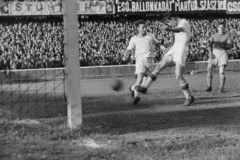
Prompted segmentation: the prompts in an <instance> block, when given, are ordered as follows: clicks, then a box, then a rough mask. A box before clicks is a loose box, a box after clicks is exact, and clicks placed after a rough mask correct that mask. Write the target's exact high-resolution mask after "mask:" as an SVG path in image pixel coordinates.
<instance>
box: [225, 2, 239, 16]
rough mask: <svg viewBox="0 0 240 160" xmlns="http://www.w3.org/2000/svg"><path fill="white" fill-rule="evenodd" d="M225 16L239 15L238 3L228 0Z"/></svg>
mask: <svg viewBox="0 0 240 160" xmlns="http://www.w3.org/2000/svg"><path fill="white" fill-rule="evenodd" d="M227 14H240V1H238V0H228V1H227Z"/></svg>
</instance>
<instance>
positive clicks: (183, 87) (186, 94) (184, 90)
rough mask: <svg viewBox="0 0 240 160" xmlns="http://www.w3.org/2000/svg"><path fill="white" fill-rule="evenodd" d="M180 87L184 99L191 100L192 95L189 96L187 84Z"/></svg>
mask: <svg viewBox="0 0 240 160" xmlns="http://www.w3.org/2000/svg"><path fill="white" fill-rule="evenodd" d="M180 87H181V89H182V91H183V94H184V96H185V97H186V99H191V97H192V95H191V92H190V89H189V85H188V83H187V82H186V83H185V84H183V85H181V86H180Z"/></svg>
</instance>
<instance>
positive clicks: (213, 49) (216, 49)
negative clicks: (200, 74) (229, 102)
mask: <svg viewBox="0 0 240 160" xmlns="http://www.w3.org/2000/svg"><path fill="white" fill-rule="evenodd" d="M217 29H218V32H217V33H215V34H213V35H212V36H211V37H210V39H209V47H208V51H209V61H208V68H207V85H208V87H207V89H206V92H211V91H212V78H213V68H214V67H216V66H217V65H218V66H219V74H220V88H219V91H218V93H222V92H223V88H224V85H225V80H226V77H225V68H226V66H227V63H228V52H227V50H229V49H231V48H232V46H233V44H232V40H231V36H230V34H229V33H227V32H226V31H225V23H223V22H221V23H219V24H218V28H217Z"/></svg>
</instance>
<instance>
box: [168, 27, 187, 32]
mask: <svg viewBox="0 0 240 160" xmlns="http://www.w3.org/2000/svg"><path fill="white" fill-rule="evenodd" d="M166 31H171V32H174V33H179V32H184V28H183V27H176V28H169V27H167V28H166Z"/></svg>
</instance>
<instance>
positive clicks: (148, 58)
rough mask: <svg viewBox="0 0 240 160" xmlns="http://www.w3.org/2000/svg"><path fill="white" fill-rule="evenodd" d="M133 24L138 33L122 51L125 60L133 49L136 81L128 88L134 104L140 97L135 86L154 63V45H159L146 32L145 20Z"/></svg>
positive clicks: (138, 84) (138, 85) (127, 59)
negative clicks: (123, 51)
mask: <svg viewBox="0 0 240 160" xmlns="http://www.w3.org/2000/svg"><path fill="white" fill-rule="evenodd" d="M135 25H136V28H137V31H138V34H137V35H135V36H133V37H132V38H131V39H130V42H129V45H128V47H127V49H126V51H125V53H124V59H125V61H129V59H130V56H131V53H132V50H135V58H136V64H135V66H136V70H135V74H136V75H137V81H136V83H135V84H134V85H132V86H130V88H129V90H130V92H131V96H132V98H133V99H134V101H133V104H134V105H136V104H137V103H138V102H139V101H140V99H141V98H140V97H139V92H138V91H137V88H138V87H140V84H141V83H142V82H143V80H144V77H145V76H146V74H147V73H148V72H150V71H151V70H152V66H153V63H154V45H156V47H160V46H161V45H160V42H159V41H158V40H157V39H156V38H155V36H154V35H153V34H152V33H148V32H147V29H146V24H145V21H141V20H140V21H137V22H136V23H135Z"/></svg>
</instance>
